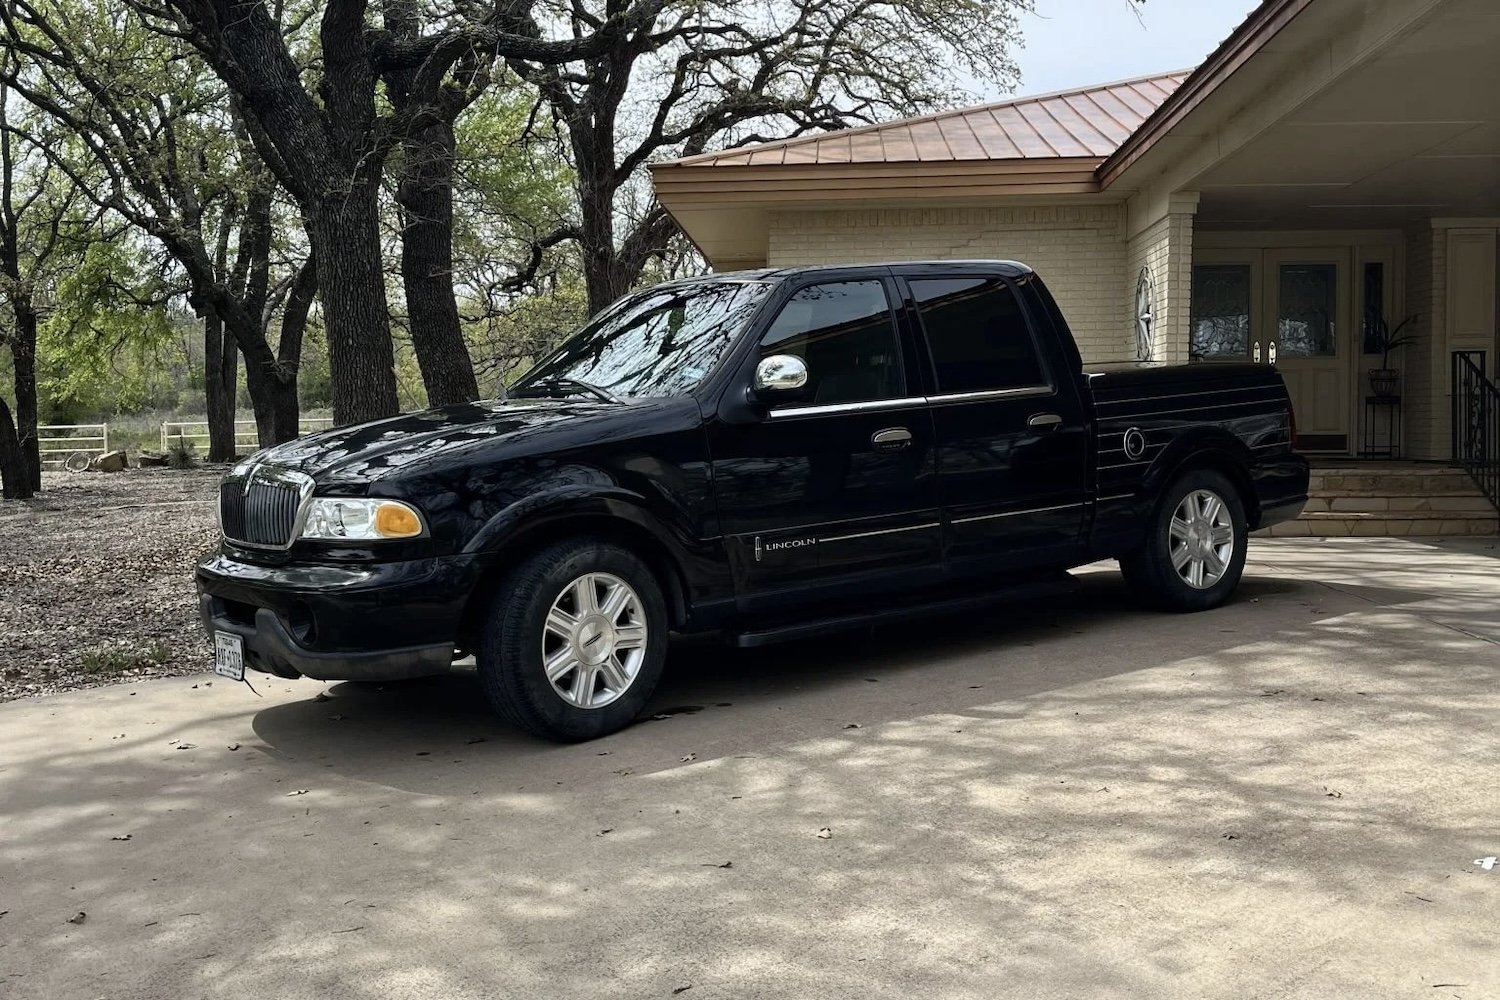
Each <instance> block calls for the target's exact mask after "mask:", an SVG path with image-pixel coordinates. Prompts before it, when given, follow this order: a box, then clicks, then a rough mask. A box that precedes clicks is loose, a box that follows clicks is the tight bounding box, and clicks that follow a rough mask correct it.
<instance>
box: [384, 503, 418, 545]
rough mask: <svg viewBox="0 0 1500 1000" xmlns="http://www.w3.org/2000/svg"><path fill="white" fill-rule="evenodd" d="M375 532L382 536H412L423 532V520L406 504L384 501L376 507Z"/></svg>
mask: <svg viewBox="0 0 1500 1000" xmlns="http://www.w3.org/2000/svg"><path fill="white" fill-rule="evenodd" d="M375 532H376V534H378V535H380V537H382V538H411V537H413V536H415V535H420V534H421V533H422V522H421V521H420V520H418V518H417V515H416V513H415V512H414V511H413V510H412V509H411V508H410V507H407V506H406V505H404V504H396V503H383V504H381V505H380V506H379V507H377V508H376V509H375Z"/></svg>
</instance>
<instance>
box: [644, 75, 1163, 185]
mask: <svg viewBox="0 0 1500 1000" xmlns="http://www.w3.org/2000/svg"><path fill="white" fill-rule="evenodd" d="M1192 72H1193V68H1192V67H1189V68H1188V69H1175V70H1169V71H1167V72H1164V73H1147V74H1144V75H1142V76H1132V77H1128V78H1126V79H1124V80H1112V81H1110V82H1108V83H1095V84H1090V85H1089V86H1087V87H1070V88H1068V89H1066V90H1054V91H1049V92H1046V93H1041V94H1022V95H1020V96H1016V97H1007V98H1003V99H1001V100H998V101H986V102H985V103H983V104H968V105H965V106H963V107H960V108H949V109H948V110H947V111H933V112H930V113H928V114H925V115H916V116H914V117H911V118H892V119H891V120H890V121H884V122H871V123H869V124H868V125H856V126H854V127H853V128H840V129H832V130H829V131H826V132H809V133H806V134H804V135H797V136H792V137H791V138H788V139H772V140H771V141H770V142H758V143H753V144H751V145H748V146H731V147H729V148H727V149H719V150H713V151H711V152H707V153H698V154H697V155H695V156H687V157H683V158H682V159H677V160H669V161H667V162H669V163H676V164H691V163H704V162H708V161H711V160H716V159H719V158H720V157H726V156H739V155H744V154H749V153H755V152H758V151H760V150H765V149H790V148H791V147H793V146H801V145H805V144H807V143H813V142H819V141H822V140H825V139H829V138H831V137H833V136H852V135H860V134H862V133H865V132H874V131H877V130H879V129H883V128H891V127H892V126H911V125H920V124H923V123H925V122H935V121H940V120H942V119H944V118H958V117H962V116H964V115H967V114H972V113H974V112H976V111H993V110H995V109H996V108H1006V107H1015V106H1016V105H1018V104H1031V103H1035V102H1039V101H1048V100H1053V99H1056V98H1060V97H1074V96H1080V95H1083V94H1093V93H1098V92H1100V91H1105V90H1111V89H1114V88H1116V87H1125V86H1130V85H1132V84H1136V83H1145V82H1148V81H1156V80H1166V79H1169V78H1171V77H1177V76H1181V77H1186V76H1188V75H1189V74H1191V73H1192Z"/></svg>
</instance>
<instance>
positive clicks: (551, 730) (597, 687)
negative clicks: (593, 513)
mask: <svg viewBox="0 0 1500 1000" xmlns="http://www.w3.org/2000/svg"><path fill="white" fill-rule="evenodd" d="M667 631H668V624H667V604H666V600H665V598H664V597H663V596H662V592H661V586H660V584H659V583H657V580H656V577H655V575H654V574H653V573H652V572H651V569H650V567H648V566H647V565H646V563H645V562H644V561H643V560H642V559H641V558H640V557H639V556H637V555H635V554H634V553H633V552H630V551H629V550H628V549H624V548H621V547H620V546H618V545H614V544H611V543H608V542H604V541H599V540H594V539H569V540H566V541H562V542H558V543H556V544H554V545H550V546H548V547H547V548H545V549H542V550H541V551H539V552H537V553H536V554H535V555H533V556H531V558H529V559H527V560H526V561H525V562H524V563H522V564H521V565H520V566H519V567H517V568H516V569H515V570H514V571H513V572H512V573H511V575H510V576H509V577H508V578H507V579H506V581H505V583H504V585H503V586H502V587H501V588H500V590H499V593H498V594H497V595H496V597H495V600H494V603H493V604H492V605H491V606H490V610H489V614H488V617H487V618H486V620H485V624H484V631H483V634H482V636H481V637H480V642H479V649H478V652H477V654H476V657H475V660H476V665H477V667H478V673H479V680H480V684H481V685H482V686H483V688H484V693H485V696H486V697H487V698H488V699H489V701H490V704H491V705H492V706H493V707H494V708H495V710H496V711H497V712H498V713H499V714H500V715H501V716H502V717H503V718H505V719H506V720H507V721H509V722H511V723H513V724H515V725H517V726H519V727H521V728H522V729H525V730H526V731H527V732H529V733H532V734H534V735H536V736H541V737H544V738H546V739H552V740H557V741H559V742H576V741H580V740H591V739H595V738H597V737H600V736H607V735H608V734H610V733H613V732H617V731H619V730H621V729H624V728H625V727H626V726H628V725H630V723H631V722H632V721H634V720H635V718H636V717H637V716H638V715H640V713H641V710H642V709H644V708H645V706H646V702H647V701H648V700H649V699H650V697H651V694H652V692H653V691H654V690H655V688H656V684H657V682H658V681H659V680H660V679H661V672H662V668H663V667H664V666H665V664H666V655H667Z"/></svg>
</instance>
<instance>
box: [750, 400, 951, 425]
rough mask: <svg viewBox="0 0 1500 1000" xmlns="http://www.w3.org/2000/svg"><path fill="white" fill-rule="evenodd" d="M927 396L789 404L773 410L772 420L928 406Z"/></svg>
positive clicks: (769, 417) (769, 416)
mask: <svg viewBox="0 0 1500 1000" xmlns="http://www.w3.org/2000/svg"><path fill="white" fill-rule="evenodd" d="M926 405H927V397H926V396H902V397H901V398H900V399H870V400H866V401H864V402H861V403H824V404H821V405H812V406H788V407H786V408H785V409H782V410H772V411H771V412H770V414H769V415H768V419H770V420H788V419H791V418H792V417H823V416H831V415H833V414H836V413H877V412H879V411H881V410H909V409H911V408H912V407H914V406H926Z"/></svg>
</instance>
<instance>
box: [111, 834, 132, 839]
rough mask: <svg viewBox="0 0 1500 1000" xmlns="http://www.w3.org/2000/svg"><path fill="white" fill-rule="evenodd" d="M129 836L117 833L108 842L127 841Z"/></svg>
mask: <svg viewBox="0 0 1500 1000" xmlns="http://www.w3.org/2000/svg"><path fill="white" fill-rule="evenodd" d="M130 836H131V835H130V834H128V833H118V834H115V835H114V836H113V837H110V838H109V839H110V840H129V839H130Z"/></svg>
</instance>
